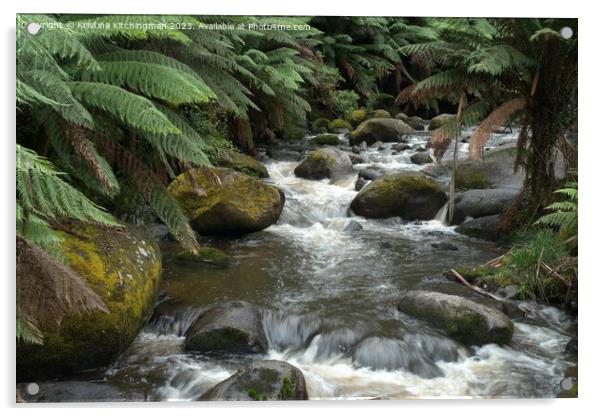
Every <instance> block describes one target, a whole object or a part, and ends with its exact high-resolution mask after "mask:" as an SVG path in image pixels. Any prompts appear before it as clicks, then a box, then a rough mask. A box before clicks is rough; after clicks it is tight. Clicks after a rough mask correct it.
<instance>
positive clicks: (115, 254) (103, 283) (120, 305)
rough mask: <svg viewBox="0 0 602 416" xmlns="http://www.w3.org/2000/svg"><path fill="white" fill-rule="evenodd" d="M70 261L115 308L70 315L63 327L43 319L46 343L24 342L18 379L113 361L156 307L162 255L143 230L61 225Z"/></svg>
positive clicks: (63, 244) (20, 350)
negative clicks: (39, 344) (37, 344)
mask: <svg viewBox="0 0 602 416" xmlns="http://www.w3.org/2000/svg"><path fill="white" fill-rule="evenodd" d="M60 233H61V235H62V237H63V243H62V246H63V252H64V255H65V258H66V260H67V263H68V264H69V266H70V267H71V268H73V270H75V271H76V272H77V273H78V274H79V275H80V276H81V277H82V278H83V279H84V281H85V282H86V284H87V285H88V287H89V288H90V289H92V290H93V291H94V292H96V293H97V294H98V295H99V296H100V297H101V299H102V300H103V302H104V303H105V305H106V306H107V308H108V309H109V313H104V312H100V311H95V312H91V313H84V314H81V315H74V314H68V315H66V317H65V318H64V319H63V321H62V323H61V325H60V327H57V326H56V325H55V324H54V323H53V322H42V323H41V324H40V327H41V329H42V332H43V334H44V345H42V346H34V345H29V344H27V345H26V344H18V346H17V378H18V379H20V380H42V379H45V378H49V377H55V376H58V375H60V374H66V373H69V372H72V371H76V370H83V369H89V368H94V367H98V366H102V365H106V364H108V363H109V362H110V361H111V360H112V359H113V358H114V357H115V356H116V355H118V354H119V353H120V352H121V351H123V350H124V349H125V348H126V347H127V346H128V345H129V344H130V343H131V342H132V341H133V339H134V338H135V337H136V335H137V334H138V332H139V330H140V328H141V327H142V325H143V324H144V322H145V321H146V319H147V318H148V316H149V314H150V313H151V311H152V308H153V305H154V303H155V300H156V293H157V289H158V286H159V281H160V276H161V255H160V252H159V248H158V247H157V245H156V244H155V243H154V241H153V240H152V238H150V237H147V236H144V235H142V234H141V233H140V231H138V230H134V229H130V230H128V232H125V231H122V230H114V229H106V228H98V227H95V226H91V225H69V227H68V228H66V229H64V230H60Z"/></svg>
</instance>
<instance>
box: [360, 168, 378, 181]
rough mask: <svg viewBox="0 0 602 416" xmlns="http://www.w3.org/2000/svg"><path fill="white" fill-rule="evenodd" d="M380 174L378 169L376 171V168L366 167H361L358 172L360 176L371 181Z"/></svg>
mask: <svg viewBox="0 0 602 416" xmlns="http://www.w3.org/2000/svg"><path fill="white" fill-rule="evenodd" d="M380 176H382V174H381V173H380V172H379V171H377V170H376V169H370V168H367V169H362V170H360V172H359V177H360V178H364V179H368V180H370V181H373V180H374V179H376V178H378V177H380Z"/></svg>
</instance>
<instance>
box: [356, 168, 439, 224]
mask: <svg viewBox="0 0 602 416" xmlns="http://www.w3.org/2000/svg"><path fill="white" fill-rule="evenodd" d="M446 199H447V197H446V195H445V192H444V190H443V188H442V187H441V186H440V185H439V184H438V183H437V182H435V180H434V179H432V178H429V177H428V176H425V175H422V174H419V173H415V172H399V173H393V174H390V175H386V176H381V177H379V178H377V179H375V180H374V181H372V182H371V183H370V184H368V185H367V186H366V187H365V188H364V189H362V190H361V191H360V193H359V194H357V195H356V196H355V198H354V199H353V201H352V202H351V210H352V211H353V212H354V213H355V214H357V215H361V216H364V217H369V218H388V217H401V218H403V219H405V220H430V219H433V218H434V217H435V215H436V214H437V211H439V209H440V208H441V207H442V206H443V204H444V203H445V201H446Z"/></svg>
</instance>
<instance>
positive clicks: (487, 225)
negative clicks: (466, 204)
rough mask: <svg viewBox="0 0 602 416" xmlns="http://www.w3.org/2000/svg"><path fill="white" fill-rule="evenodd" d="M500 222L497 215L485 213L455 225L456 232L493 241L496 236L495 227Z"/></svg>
mask: <svg viewBox="0 0 602 416" xmlns="http://www.w3.org/2000/svg"><path fill="white" fill-rule="evenodd" d="M499 223H500V216H499V215H487V216H485V217H481V218H476V219H474V220H469V221H466V222H465V223H463V224H461V225H459V226H457V227H456V232H457V233H459V234H464V235H467V236H469V237H474V238H480V239H483V240H489V241H495V240H497V238H498V233H497V227H498V224H499Z"/></svg>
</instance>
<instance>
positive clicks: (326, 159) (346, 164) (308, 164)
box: [295, 147, 353, 180]
mask: <svg viewBox="0 0 602 416" xmlns="http://www.w3.org/2000/svg"><path fill="white" fill-rule="evenodd" d="M352 172H353V165H352V163H351V159H350V158H349V155H348V154H347V153H345V152H343V151H342V150H339V149H336V148H333V147H329V148H325V149H318V150H315V151H313V152H311V153H310V154H309V156H307V158H306V159H305V160H304V161H303V162H301V163H300V164H299V165H298V166H297V167H296V168H295V175H297V176H298V177H300V178H305V179H324V178H330V179H333V180H337V179H339V178H341V177H342V176H345V175H348V174H350V173H352Z"/></svg>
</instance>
